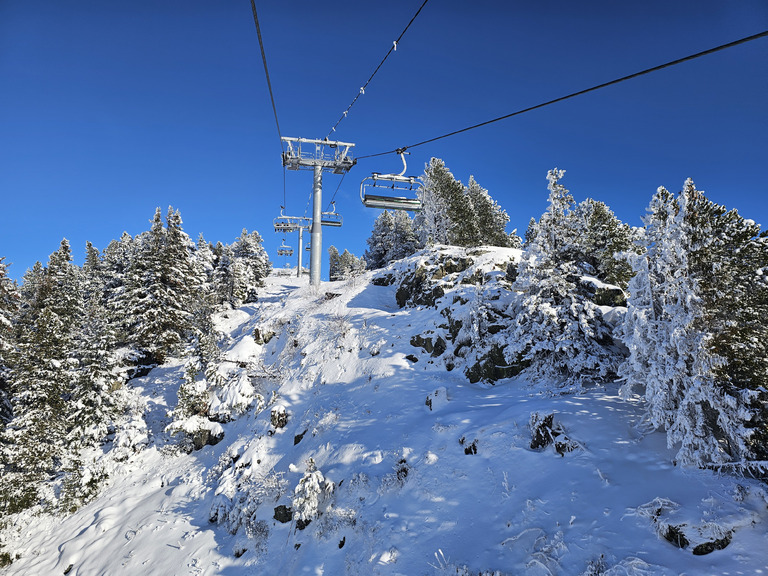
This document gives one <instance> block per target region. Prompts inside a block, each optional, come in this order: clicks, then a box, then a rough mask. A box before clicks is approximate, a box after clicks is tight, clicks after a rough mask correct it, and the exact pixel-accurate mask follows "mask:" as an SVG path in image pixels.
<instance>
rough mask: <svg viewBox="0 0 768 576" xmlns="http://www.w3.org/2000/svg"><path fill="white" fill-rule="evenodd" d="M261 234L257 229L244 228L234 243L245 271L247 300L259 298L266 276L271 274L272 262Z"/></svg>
mask: <svg viewBox="0 0 768 576" xmlns="http://www.w3.org/2000/svg"><path fill="white" fill-rule="evenodd" d="M262 242H263V241H262V238H261V235H260V234H259V233H258V232H256V231H255V230H254V231H253V232H251V233H249V232H248V230H246V229H245V228H243V232H242V233H241V234H240V237H239V238H238V239H237V240H235V242H234V243H233V244H232V252H233V254H234V256H235V258H237V259H238V260H239V261H240V264H241V266H242V268H243V271H244V273H245V279H246V295H245V302H255V301H256V300H257V292H258V289H259V288H261V287H262V286H264V278H266V277H267V276H269V273H270V272H271V270H272V263H271V262H270V261H269V256H268V255H267V251H266V250H264V246H262Z"/></svg>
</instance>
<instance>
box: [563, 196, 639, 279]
mask: <svg viewBox="0 0 768 576" xmlns="http://www.w3.org/2000/svg"><path fill="white" fill-rule="evenodd" d="M574 219H575V222H576V223H577V226H578V229H579V233H578V234H577V235H576V238H575V244H576V246H577V248H578V250H579V252H580V254H579V256H578V258H579V259H581V260H583V261H584V262H586V263H587V264H588V265H589V266H590V267H592V268H593V269H594V270H595V274H596V275H597V277H598V278H599V279H600V280H603V281H604V282H608V283H610V284H615V285H617V286H620V287H622V288H626V287H627V283H628V282H629V279H630V277H631V276H632V270H631V267H630V265H629V263H628V262H627V261H626V258H624V257H622V254H623V253H624V252H626V251H628V250H631V249H632V247H633V244H632V229H631V228H630V227H629V225H627V224H624V223H623V222H621V220H619V219H618V218H616V215H615V214H614V213H613V211H612V210H611V209H610V208H609V207H608V206H607V205H606V204H605V203H603V202H600V201H598V200H593V199H591V198H588V199H586V200H584V201H583V202H581V203H579V205H578V206H576V208H575V210H574Z"/></svg>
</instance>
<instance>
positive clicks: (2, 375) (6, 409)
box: [0, 256, 20, 429]
mask: <svg viewBox="0 0 768 576" xmlns="http://www.w3.org/2000/svg"><path fill="white" fill-rule="evenodd" d="M19 299H20V297H19V292H18V290H17V288H16V283H15V282H13V281H12V280H11V279H10V278H9V277H8V265H7V264H6V263H5V257H4V256H2V257H0V429H2V428H3V426H4V424H5V422H7V421H8V420H9V419H10V418H11V415H12V410H11V400H10V370H11V365H12V360H11V357H12V355H13V351H14V347H15V338H14V331H13V321H14V319H15V318H16V315H17V314H18V309H19Z"/></svg>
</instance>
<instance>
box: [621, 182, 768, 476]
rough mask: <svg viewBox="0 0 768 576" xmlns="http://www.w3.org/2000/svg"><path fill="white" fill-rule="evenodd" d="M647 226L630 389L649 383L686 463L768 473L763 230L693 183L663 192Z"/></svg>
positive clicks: (659, 417) (654, 406)
mask: <svg viewBox="0 0 768 576" xmlns="http://www.w3.org/2000/svg"><path fill="white" fill-rule="evenodd" d="M645 224H646V232H645V239H646V241H645V248H646V252H645V254H644V255H642V256H637V257H633V258H632V260H631V261H632V265H633V269H634V271H635V272H636V274H635V277H634V278H633V279H632V281H631V283H630V300H629V310H628V315H627V319H626V321H625V325H624V327H623V338H624V341H625V343H626V344H627V346H628V347H629V349H630V356H629V358H628V359H627V361H626V362H625V363H624V365H623V366H622V368H621V373H622V376H623V377H624V378H625V380H626V382H627V384H626V387H629V386H632V385H634V386H636V387H639V388H640V389H641V391H642V392H643V394H644V396H645V399H646V406H647V414H648V418H649V421H650V422H651V423H652V424H653V425H654V426H655V427H657V428H664V429H665V430H666V431H667V441H668V444H669V445H670V447H675V448H676V449H677V460H678V461H679V462H681V463H683V464H689V465H695V466H721V465H725V466H732V467H736V468H738V469H742V470H749V471H750V472H752V473H761V474H764V473H766V472H768V458H766V456H768V450H767V449H766V446H767V444H766V422H767V421H768V418H766V416H767V413H766V404H767V402H766V401H767V400H768V398H766V393H765V392H764V391H765V385H766V383H767V382H768V378H766V376H767V373H768V369H766V366H765V362H764V358H765V353H766V344H765V342H766V338H767V337H768V333H766V332H768V329H766V328H765V326H764V322H761V321H760V320H758V318H764V314H765V313H766V312H768V282H766V281H765V280H764V279H763V278H761V276H762V271H763V269H764V268H765V267H766V265H768V246H766V242H765V240H764V238H763V237H762V235H761V234H760V229H759V226H757V225H756V224H755V223H754V222H752V221H748V220H744V219H743V218H742V217H741V216H739V215H738V213H737V212H736V211H727V210H726V209H725V208H724V207H722V206H719V205H717V204H714V203H713V202H711V201H710V200H708V199H707V198H705V196H704V194H703V193H701V192H700V191H699V190H697V189H696V188H695V186H694V184H693V182H692V181H691V180H688V181H686V183H685V185H684V187H683V190H682V192H681V194H680V195H679V197H678V198H673V197H672V195H671V194H669V192H667V191H666V190H665V189H663V188H661V189H659V191H658V192H657V194H656V196H654V199H653V200H652V202H651V207H650V208H649V216H648V217H647V218H646V221H645ZM756 280H757V281H756Z"/></svg>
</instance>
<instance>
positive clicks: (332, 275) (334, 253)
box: [328, 246, 344, 282]
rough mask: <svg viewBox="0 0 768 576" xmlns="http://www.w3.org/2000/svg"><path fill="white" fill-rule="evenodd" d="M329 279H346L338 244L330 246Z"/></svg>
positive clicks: (333, 280) (332, 280)
mask: <svg viewBox="0 0 768 576" xmlns="http://www.w3.org/2000/svg"><path fill="white" fill-rule="evenodd" d="M328 279H329V280H330V281H331V282H336V281H337V280H343V279H344V276H343V272H342V267H341V254H339V251H338V249H337V248H336V246H329V247H328Z"/></svg>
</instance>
